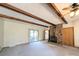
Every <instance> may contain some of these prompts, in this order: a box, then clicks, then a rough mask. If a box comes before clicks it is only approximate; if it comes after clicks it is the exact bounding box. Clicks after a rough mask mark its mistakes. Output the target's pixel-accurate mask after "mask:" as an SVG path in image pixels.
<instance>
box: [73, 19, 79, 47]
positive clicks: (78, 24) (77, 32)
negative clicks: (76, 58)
mask: <svg viewBox="0 0 79 59" xmlns="http://www.w3.org/2000/svg"><path fill="white" fill-rule="evenodd" d="M73 24H74V39H75V46H76V47H79V20H77V21H75V22H74V23H73Z"/></svg>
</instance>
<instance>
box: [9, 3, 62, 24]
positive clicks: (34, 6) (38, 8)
mask: <svg viewBox="0 0 79 59" xmlns="http://www.w3.org/2000/svg"><path fill="white" fill-rule="evenodd" d="M10 4H11V5H13V6H15V7H18V8H20V9H22V10H24V11H27V12H29V13H32V14H33V15H36V16H38V17H40V18H42V19H45V20H47V21H49V22H51V23H54V24H59V23H62V22H61V20H60V19H59V17H58V16H57V15H56V14H55V13H54V12H52V10H51V9H50V7H49V6H48V5H46V4H45V3H18V4H17V3H10Z"/></svg>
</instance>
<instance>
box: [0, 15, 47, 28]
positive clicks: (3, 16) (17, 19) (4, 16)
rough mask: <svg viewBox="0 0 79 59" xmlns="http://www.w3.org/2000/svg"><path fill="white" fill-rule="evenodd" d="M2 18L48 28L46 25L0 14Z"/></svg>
mask: <svg viewBox="0 0 79 59" xmlns="http://www.w3.org/2000/svg"><path fill="white" fill-rule="evenodd" d="M0 17H2V18H8V19H12V20H16V21H21V22H24V23H30V24H34V25H38V26H43V27H48V26H46V25H42V24H37V23H34V22H30V21H26V20H22V19H19V18H16V17H12V16H7V15H4V14H0Z"/></svg>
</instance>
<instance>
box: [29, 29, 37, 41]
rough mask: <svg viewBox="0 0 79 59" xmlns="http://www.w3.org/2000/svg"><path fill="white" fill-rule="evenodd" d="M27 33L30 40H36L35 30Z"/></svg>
mask: <svg viewBox="0 0 79 59" xmlns="http://www.w3.org/2000/svg"><path fill="white" fill-rule="evenodd" d="M29 34H30V35H29V41H30V42H34V41H38V31H37V30H30V33H29Z"/></svg>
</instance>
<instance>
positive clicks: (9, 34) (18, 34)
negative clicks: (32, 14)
mask: <svg viewBox="0 0 79 59" xmlns="http://www.w3.org/2000/svg"><path fill="white" fill-rule="evenodd" d="M29 29H35V30H39V40H42V39H43V38H44V35H43V32H44V29H45V27H41V26H37V25H33V24H28V23H23V22H19V21H15V20H9V19H5V21H4V47H8V46H9V47H11V46H15V45H17V44H22V43H28V40H29V35H28V34H29Z"/></svg>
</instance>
